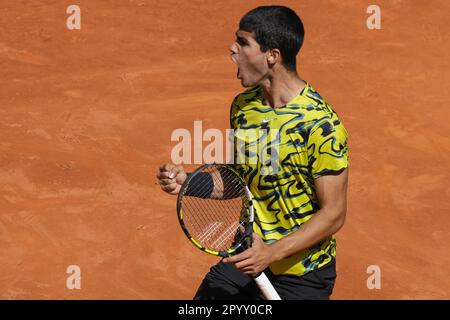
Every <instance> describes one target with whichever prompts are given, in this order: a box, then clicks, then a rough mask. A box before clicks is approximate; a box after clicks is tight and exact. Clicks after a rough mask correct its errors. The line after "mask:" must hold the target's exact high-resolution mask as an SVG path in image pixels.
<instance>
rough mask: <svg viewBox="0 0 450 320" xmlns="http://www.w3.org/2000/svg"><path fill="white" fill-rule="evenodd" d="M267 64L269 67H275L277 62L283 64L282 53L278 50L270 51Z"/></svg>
mask: <svg viewBox="0 0 450 320" xmlns="http://www.w3.org/2000/svg"><path fill="white" fill-rule="evenodd" d="M267 62H268V63H269V65H274V64H275V63H277V62H281V53H280V50H278V49H272V50H269V51H268V56H267Z"/></svg>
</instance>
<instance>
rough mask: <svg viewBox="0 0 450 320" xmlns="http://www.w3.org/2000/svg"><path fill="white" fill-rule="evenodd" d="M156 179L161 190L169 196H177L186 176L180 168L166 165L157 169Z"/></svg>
mask: <svg viewBox="0 0 450 320" xmlns="http://www.w3.org/2000/svg"><path fill="white" fill-rule="evenodd" d="M156 177H157V178H158V181H159V185H160V186H161V189H162V190H164V191H165V192H167V193H170V194H178V192H180V189H181V186H182V185H183V183H184V181H185V180H186V178H187V174H186V172H185V171H184V170H183V167H182V166H175V165H173V164H170V163H166V164H163V165H162V166H161V167H160V168H159V172H158V174H157V175H156Z"/></svg>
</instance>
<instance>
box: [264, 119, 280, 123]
mask: <svg viewBox="0 0 450 320" xmlns="http://www.w3.org/2000/svg"><path fill="white" fill-rule="evenodd" d="M276 119H277V118H271V119H268V118H264V119H263V121H262V123H263V124H266V123H269V122H270V121H272V120H276Z"/></svg>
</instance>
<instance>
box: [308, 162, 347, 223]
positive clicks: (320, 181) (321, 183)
mask: <svg viewBox="0 0 450 320" xmlns="http://www.w3.org/2000/svg"><path fill="white" fill-rule="evenodd" d="M348 171H349V169H348V168H345V169H342V170H340V171H338V172H336V173H335V174H333V175H325V176H321V177H319V178H317V179H315V180H314V185H315V189H316V195H317V198H318V200H319V205H320V209H325V210H326V211H327V212H329V214H330V215H332V217H333V218H335V219H345V214H346V212H347V185H348Z"/></svg>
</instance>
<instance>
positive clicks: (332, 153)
mask: <svg viewBox="0 0 450 320" xmlns="http://www.w3.org/2000/svg"><path fill="white" fill-rule="evenodd" d="M303 38H304V29H303V24H302V21H301V20H300V18H299V17H298V15H297V14H296V13H295V12H294V11H292V10H291V9H289V8H287V7H283V6H263V7H258V8H255V9H253V10H251V11H250V12H248V13H247V14H246V15H245V16H244V17H243V18H242V19H241V21H240V23H239V30H238V31H237V32H236V40H235V42H234V43H233V44H232V45H231V46H230V51H231V59H232V61H233V62H234V63H235V64H236V65H237V69H238V70H237V77H238V79H239V80H240V81H241V84H242V86H243V87H245V88H248V89H247V90H246V91H245V92H243V93H241V94H239V95H238V96H237V97H236V98H235V99H234V101H233V104H232V106H231V113H230V115H231V117H230V121H231V127H232V128H233V129H235V130H238V131H239V130H248V129H261V130H265V131H266V132H269V133H270V134H264V135H261V136H258V139H257V141H253V142H256V143H257V144H258V145H259V147H260V149H262V150H266V152H267V153H268V154H270V156H271V159H270V161H266V160H265V159H263V158H262V157H260V155H259V154H255V153H252V152H249V150H248V144H246V146H245V148H246V149H245V150H235V154H236V155H239V153H241V154H245V156H246V157H248V158H253V159H246V160H250V161H244V162H243V163H241V162H239V163H236V164H235V168H236V169H237V170H238V171H239V173H240V174H241V176H242V177H243V178H244V180H245V181H246V183H247V185H248V187H249V189H250V191H251V193H252V194H253V196H254V208H255V223H254V231H255V233H254V234H253V245H252V247H251V248H249V249H247V250H245V251H244V252H242V253H240V254H238V255H236V256H233V257H229V258H225V259H223V260H222V261H221V262H219V263H218V264H216V265H215V266H213V267H212V268H211V270H210V272H209V273H208V274H207V275H206V276H205V278H204V280H203V282H202V284H201V285H200V287H199V289H198V291H197V293H196V295H195V298H194V299H259V298H261V294H260V292H259V290H258V288H257V287H256V285H255V283H254V281H252V276H255V275H257V274H259V273H260V272H262V271H264V272H265V273H266V274H267V275H268V277H269V279H270V280H271V282H272V284H273V285H274V287H275V289H276V290H277V292H278V294H279V295H280V296H281V298H282V299H328V298H329V297H330V295H331V293H332V290H333V287H334V282H335V278H336V270H335V258H336V240H335V238H334V236H333V234H334V233H336V232H337V231H338V230H339V229H340V228H341V227H342V226H343V224H344V221H345V214H346V210H347V181H348V166H349V160H348V148H347V131H346V130H345V128H344V126H343V124H342V122H341V121H340V120H339V118H338V116H337V114H336V113H335V112H334V111H333V110H332V109H331V107H330V106H329V105H328V104H327V102H326V101H325V100H324V99H323V98H322V97H321V96H320V94H319V93H317V91H315V90H314V89H313V87H312V86H311V85H310V84H308V83H306V82H305V81H303V80H302V79H301V78H300V77H299V75H298V73H297V71H296V56H297V54H298V52H299V51H300V48H301V46H302V43H303ZM273 133H275V134H273ZM236 139H239V136H238V135H237V136H236ZM275 150H276V151H275ZM274 158H276V161H273V159H274ZM252 160H253V161H252ZM158 179H159V181H160V184H161V187H162V189H163V190H164V191H166V192H169V193H173V194H176V193H178V191H179V189H180V186H181V184H182V183H183V182H184V180H185V179H186V173H185V172H184V171H183V169H182V168H181V167H176V166H173V165H169V164H166V165H163V166H162V167H161V168H160V172H159V174H158Z"/></svg>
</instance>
